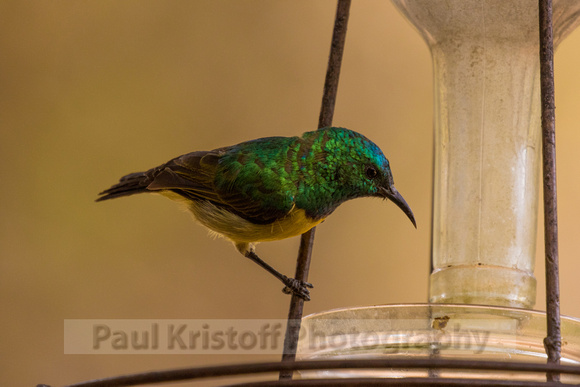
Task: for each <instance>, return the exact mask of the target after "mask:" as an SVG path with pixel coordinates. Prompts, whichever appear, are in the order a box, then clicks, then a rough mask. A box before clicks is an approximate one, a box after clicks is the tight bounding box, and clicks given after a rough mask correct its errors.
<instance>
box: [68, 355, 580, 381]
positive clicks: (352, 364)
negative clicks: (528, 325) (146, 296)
mask: <svg viewBox="0 0 580 387" xmlns="http://www.w3.org/2000/svg"><path fill="white" fill-rule="evenodd" d="M347 369H353V370H360V369H365V370H381V369H383V370H387V369H398V370H425V371H426V370H429V369H440V370H468V371H475V370H481V371H495V372H510V374H509V375H510V376H509V379H508V378H507V376H506V380H497V379H481V378H479V379H478V378H474V379H469V378H464V377H462V378H459V379H455V378H449V377H446V378H440V377H436V378H431V377H425V378H418V377H412V378H397V379H390V378H362V379H360V378H358V379H360V380H358V381H357V379H350V378H345V379H343V378H339V377H337V378H336V379H334V378H332V379H331V378H328V377H327V378H326V379H321V380H318V379H302V380H296V381H293V380H282V381H267V382H264V383H265V384H267V385H282V386H287V385H301V383H302V385H337V384H339V383H341V384H343V385H344V383H346V384H349V382H350V384H349V385H369V383H370V384H371V385H372V384H398V385H426V384H427V385H429V384H431V385H433V384H439V385H442V384H443V385H467V384H469V385H486V386H489V385H502V386H513V385H530V386H535V385H537V386H550V385H560V386H561V385H564V384H560V383H555V382H525V381H524V380H521V379H520V380H517V378H516V376H520V377H524V376H527V377H529V375H528V374H529V373H533V374H538V373H540V374H541V373H547V372H552V373H559V374H567V375H580V367H578V366H570V365H561V364H555V363H549V364H544V363H520V362H505V361H478V360H458V359H414V358H389V359H376V358H374V359H357V360H310V361H295V362H273V363H250V364H235V365H226V366H210V367H198V368H184V369H176V370H165V371H156V372H147V373H141V374H134V375H123V376H118V377H113V378H105V379H98V380H92V381H87V382H82V383H77V384H72V385H70V386H68V387H125V386H136V385H146V384H154V383H162V382H178V381H184V380H199V379H205V378H218V377H225V376H229V377H231V376H240V375H250V374H251V375H255V374H261V373H272V372H279V371H297V370H303V371H306V370H308V371H312V370H325V371H328V370H341V371H344V370H347ZM517 372H519V373H524V374H515V373H517ZM304 380H310V381H309V382H305V381H304ZM344 380H346V381H344ZM361 381H362V382H361ZM359 382H361V383H362V384H357V383H359ZM526 383H528V384H526ZM251 385H259V384H258V383H257V382H252V383H251Z"/></svg>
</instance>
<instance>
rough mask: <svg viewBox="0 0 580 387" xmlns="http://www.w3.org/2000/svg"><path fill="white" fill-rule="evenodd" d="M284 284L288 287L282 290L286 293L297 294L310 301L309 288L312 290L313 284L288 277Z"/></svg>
mask: <svg viewBox="0 0 580 387" xmlns="http://www.w3.org/2000/svg"><path fill="white" fill-rule="evenodd" d="M283 282H284V285H286V287H285V288H284V289H282V291H283V292H284V293H286V294H295V295H297V296H298V297H300V298H302V299H303V300H304V301H310V290H308V288H310V289H312V288H313V287H314V286H313V285H312V284H311V283H309V282H304V281H299V280H297V279H295V278H288V277H286V278H285V279H284V281H283Z"/></svg>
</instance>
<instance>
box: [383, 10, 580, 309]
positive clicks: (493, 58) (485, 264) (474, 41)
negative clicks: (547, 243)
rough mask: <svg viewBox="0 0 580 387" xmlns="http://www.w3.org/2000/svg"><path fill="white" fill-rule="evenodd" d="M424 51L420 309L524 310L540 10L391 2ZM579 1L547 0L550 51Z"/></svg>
mask: <svg viewBox="0 0 580 387" xmlns="http://www.w3.org/2000/svg"><path fill="white" fill-rule="evenodd" d="M393 3H394V4H395V5H396V6H397V7H398V8H399V10H400V11H401V12H402V13H403V15H404V16H405V17H406V18H407V19H408V20H409V21H410V22H411V23H412V24H413V25H414V26H415V27H416V28H417V29H418V31H419V33H420V34H421V36H422V37H423V39H424V40H425V42H426V43H427V45H428V46H429V49H430V50H431V55H432V60H433V74H434V129H435V148H434V149H435V160H434V162H435V166H434V190H433V193H434V198H433V199H434V201H433V203H434V204H433V245H432V263H433V271H432V273H431V276H430V290H429V292H430V294H429V298H430V302H445V303H465V304H486V305H503V306H515V307H525V308H531V307H532V306H533V305H534V303H535V298H536V280H535V278H534V273H533V271H534V260H535V250H536V229H537V214H538V193H539V189H538V188H539V182H540V180H539V178H540V168H541V150H542V146H541V145H542V144H541V127H540V87H539V32H538V4H537V1H534V0H510V1H505V0H393ZM579 12H580V1H578V0H555V1H554V43H555V44H557V43H559V42H560V41H561V40H562V38H563V37H564V36H565V35H566V34H567V33H568V32H570V31H572V29H573V28H575V27H576V26H577V24H578V18H577V16H578V13H579Z"/></svg>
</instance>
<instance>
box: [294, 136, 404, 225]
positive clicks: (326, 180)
mask: <svg viewBox="0 0 580 387" xmlns="http://www.w3.org/2000/svg"><path fill="white" fill-rule="evenodd" d="M302 139H303V140H304V141H305V142H306V143H308V144H311V152H309V155H305V158H304V162H305V165H308V164H310V165H308V169H309V170H310V171H312V173H311V174H310V176H309V178H307V179H306V183H307V184H306V185H307V186H305V187H304V194H305V197H306V198H307V200H310V201H311V202H310V203H311V205H314V206H316V207H317V208H323V209H324V204H325V203H332V207H331V208H326V209H325V210H326V211H327V212H328V211H330V212H332V211H333V210H334V209H335V208H336V207H337V206H338V205H339V204H340V203H342V202H344V201H346V200H349V199H354V198H358V197H365V196H375V197H380V198H384V199H390V200H391V201H392V202H394V203H395V204H396V205H397V206H399V208H401V209H402V210H403V212H405V214H406V215H407V216H408V217H409V219H410V220H411V222H412V223H413V225H415V218H414V216H413V212H412V211H411V209H410V207H409V205H408V204H407V203H406V201H405V199H403V197H402V196H401V195H400V194H399V192H398V191H397V190H396V189H395V187H394V183H393V175H392V173H391V168H390V165H389V161H388V160H387V158H386V157H385V155H384V154H383V152H382V151H381V149H380V148H379V147H378V146H377V145H376V144H375V143H373V142H372V141H371V140H369V139H368V138H366V137H365V136H363V135H362V134H360V133H357V132H354V131H352V130H348V129H344V128H324V129H321V130H317V131H314V132H307V133H304V135H303V136H302ZM309 158H312V160H308V159H309ZM304 206H305V207H309V205H308V204H306V203H304Z"/></svg>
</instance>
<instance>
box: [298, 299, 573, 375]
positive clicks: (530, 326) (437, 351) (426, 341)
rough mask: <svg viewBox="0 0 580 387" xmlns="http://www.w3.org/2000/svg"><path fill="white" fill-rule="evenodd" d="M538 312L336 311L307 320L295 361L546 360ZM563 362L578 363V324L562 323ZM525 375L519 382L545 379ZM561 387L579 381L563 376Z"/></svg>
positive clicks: (415, 307) (440, 307)
mask: <svg viewBox="0 0 580 387" xmlns="http://www.w3.org/2000/svg"><path fill="white" fill-rule="evenodd" d="M545 336H546V315H545V313H543V312H539V311H533V310H527V309H516V308H506V307H495V306H483V305H482V306H479V305H460V304H408V305H382V306H371V307H358V308H350V309H336V310H332V311H328V312H322V313H317V314H313V315H310V316H307V317H306V318H304V320H303V323H302V328H301V330H300V340H299V345H298V358H299V360H327V359H356V358H388V357H399V358H400V357H405V358H416V359H426V358H431V359H432V358H441V359H468V360H496V361H509V362H518V361H519V362H538V363H545V362H546V354H545V352H544V346H543V339H544V337H545ZM561 362H562V364H574V365H580V320H578V319H574V318H570V317H562V359H561ZM436 371H437V370H417V369H413V370H409V369H387V370H384V369H381V370H344V371H343V370H326V371H308V372H302V374H303V375H304V376H305V377H306V376H307V377H308V378H316V377H330V376H332V377H345V378H346V377H394V378H401V377H427V376H430V377H433V376H434V372H436ZM436 376H439V377H453V378H457V377H462V378H486V379H490V378H491V379H496V378H497V379H506V378H508V379H510V380H519V379H518V378H519V376H518V375H515V374H513V373H510V372H508V371H502V372H499V371H497V372H496V371H465V370H461V371H460V370H441V371H438V372H436ZM545 377H546V376H545V374H543V373H538V374H537V378H536V377H535V376H534V375H533V374H532V375H530V374H527V375H526V376H525V379H522V380H537V381H545V380H546V379H545ZM562 381H563V382H574V383H580V376H579V377H577V378H576V377H570V376H566V377H565V378H563V380H562Z"/></svg>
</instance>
